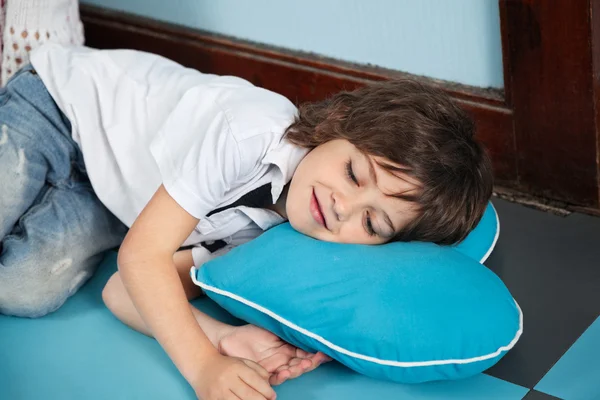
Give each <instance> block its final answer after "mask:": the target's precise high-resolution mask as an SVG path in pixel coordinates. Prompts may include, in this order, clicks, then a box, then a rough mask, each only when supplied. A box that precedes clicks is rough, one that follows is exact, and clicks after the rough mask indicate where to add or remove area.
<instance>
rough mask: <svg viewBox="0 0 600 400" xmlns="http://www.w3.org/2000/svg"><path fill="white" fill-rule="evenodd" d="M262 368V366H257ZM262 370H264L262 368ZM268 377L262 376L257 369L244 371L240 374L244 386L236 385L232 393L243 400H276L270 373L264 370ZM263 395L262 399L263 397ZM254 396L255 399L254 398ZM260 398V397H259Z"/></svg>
mask: <svg viewBox="0 0 600 400" xmlns="http://www.w3.org/2000/svg"><path fill="white" fill-rule="evenodd" d="M257 367H259V368H260V366H258V365H257ZM260 369H262V368H260ZM262 370H263V371H264V373H265V374H267V375H266V376H264V377H263V376H262V374H260V373H259V372H258V371H257V370H256V369H254V371H253V370H249V369H244V370H243V371H241V373H240V374H239V377H240V379H241V380H242V383H244V384H243V385H236V387H235V388H234V389H232V392H233V393H235V394H236V395H237V396H239V397H240V398H242V399H244V400H245V399H251V400H254V399H263V400H264V399H269V400H271V399H275V397H276V395H275V391H274V390H273V388H272V387H271V386H270V385H269V373H268V372H267V371H265V370H264V369H262ZM261 395H262V397H261ZM252 396H254V397H252ZM257 396H258V397H257Z"/></svg>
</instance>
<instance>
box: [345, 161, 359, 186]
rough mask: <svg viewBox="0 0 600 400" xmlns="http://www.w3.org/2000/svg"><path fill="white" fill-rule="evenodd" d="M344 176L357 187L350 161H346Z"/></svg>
mask: <svg viewBox="0 0 600 400" xmlns="http://www.w3.org/2000/svg"><path fill="white" fill-rule="evenodd" d="M346 176H348V179H350V180H351V181H352V182H354V184H355V185H356V186H358V179H356V175H354V171H353V170H352V160H348V162H347V163H346Z"/></svg>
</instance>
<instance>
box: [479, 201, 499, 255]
mask: <svg viewBox="0 0 600 400" xmlns="http://www.w3.org/2000/svg"><path fill="white" fill-rule="evenodd" d="M490 205H491V206H492V209H493V210H494V215H495V216H496V236H494V241H493V242H492V245H491V246H490V248H489V249H488V251H487V253H485V255H484V256H483V258H482V259H481V261H479V263H481V264H483V263H484V262H485V260H487V259H488V257H489V256H490V254H492V251H493V250H494V247H496V242H497V241H498V237H499V236H500V218H498V211H496V207H494V205H493V204H492V202H490Z"/></svg>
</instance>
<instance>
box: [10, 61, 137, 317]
mask: <svg viewBox="0 0 600 400" xmlns="http://www.w3.org/2000/svg"><path fill="white" fill-rule="evenodd" d="M126 231H127V228H126V227H125V226H124V225H123V224H122V223H121V222H120V221H119V220H118V219H117V218H116V217H115V216H113V215H112V214H111V213H110V212H109V211H108V210H107V209H106V208H105V207H104V206H103V205H102V203H101V202H100V200H99V199H98V197H97V196H96V195H95V194H94V191H93V189H92V186H91V184H90V182H89V179H88V177H87V175H86V172H85V166H84V162H83V156H82V154H81V151H80V150H79V147H78V146H77V144H76V143H75V142H74V141H73V139H72V137H71V127H70V123H69V121H68V120H67V118H66V117H65V116H64V115H63V113H62V112H61V111H60V110H59V109H58V107H57V106H56V104H55V103H54V101H53V100H52V98H51V97H50V95H49V93H48V91H47V90H46V88H45V86H44V84H43V83H42V81H41V79H40V78H39V77H38V76H37V74H36V73H35V71H34V70H33V69H32V68H31V66H27V67H24V68H23V69H22V70H21V71H19V72H18V73H17V74H16V75H15V76H14V77H13V78H12V79H11V80H10V81H9V82H8V84H7V86H6V88H4V89H0V246H1V249H0V313H2V314H7V315H14V316H22V317H40V316H42V315H45V314H47V313H49V312H52V311H54V310H56V309H57V308H59V307H60V306H61V305H62V304H63V303H64V302H65V300H66V299H67V298H68V297H69V296H71V295H72V294H74V293H75V292H76V291H77V289H79V287H81V285H83V283H85V282H86V281H87V280H88V279H89V278H90V277H91V276H92V274H93V273H94V271H95V269H96V267H97V266H98V264H99V263H100V261H101V260H102V257H103V254H104V253H105V252H106V251H107V250H109V249H111V248H113V247H116V246H118V245H119V244H120V243H121V241H122V240H123V238H124V236H125V233H126Z"/></svg>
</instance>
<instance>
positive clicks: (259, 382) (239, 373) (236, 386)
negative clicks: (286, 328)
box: [193, 353, 276, 400]
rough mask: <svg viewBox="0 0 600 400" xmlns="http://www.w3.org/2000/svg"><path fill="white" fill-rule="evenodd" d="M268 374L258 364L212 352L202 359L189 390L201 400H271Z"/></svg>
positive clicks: (271, 391) (271, 390) (274, 396)
mask: <svg viewBox="0 0 600 400" xmlns="http://www.w3.org/2000/svg"><path fill="white" fill-rule="evenodd" d="M268 380H269V373H268V372H267V371H265V369H264V368H263V367H261V366H260V365H258V364H256V363H254V362H252V361H250V360H244V359H241V358H234V357H227V356H223V355H221V354H218V353H216V354H215V355H213V356H212V357H210V358H209V359H207V360H205V361H204V362H203V363H202V365H201V368H200V371H199V376H198V378H197V379H196V381H195V382H193V387H194V390H195V392H196V396H198V398H199V399H202V400H222V399H227V400H228V399H231V400H234V399H235V400H239V399H242V400H265V399H266V400H275V398H276V394H275V391H274V390H273V388H271V386H269V383H268Z"/></svg>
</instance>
